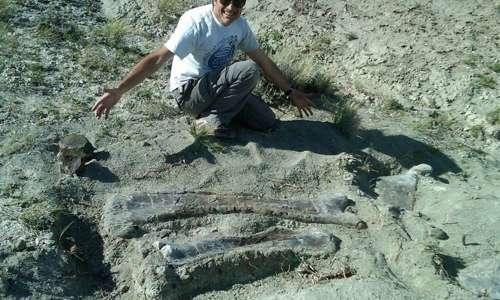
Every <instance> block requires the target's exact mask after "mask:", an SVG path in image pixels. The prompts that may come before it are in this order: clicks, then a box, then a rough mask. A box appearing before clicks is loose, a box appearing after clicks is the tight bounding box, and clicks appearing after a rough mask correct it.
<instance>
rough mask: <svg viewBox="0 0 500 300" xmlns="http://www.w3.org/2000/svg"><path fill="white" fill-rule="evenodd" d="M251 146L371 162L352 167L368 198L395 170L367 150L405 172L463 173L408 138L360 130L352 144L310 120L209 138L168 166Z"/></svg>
mask: <svg viewBox="0 0 500 300" xmlns="http://www.w3.org/2000/svg"><path fill="white" fill-rule="evenodd" d="M249 142H254V143H256V144H258V145H260V146H261V147H263V148H272V149H281V150H288V151H296V152H302V151H310V152H312V153H316V154H322V155H336V154H339V153H343V152H344V153H349V154H352V155H354V156H357V157H359V158H360V160H361V161H363V162H364V163H366V162H369V163H370V165H371V167H373V168H371V169H370V168H369V169H368V170H360V169H357V167H360V166H352V167H353V170H349V171H355V172H354V173H356V174H357V181H358V182H355V184H357V185H359V187H360V188H361V190H362V191H364V192H365V193H367V194H368V195H375V194H374V192H373V188H374V187H373V182H374V179H375V178H377V177H380V176H387V175H390V174H391V167H389V166H386V165H385V164H384V162H381V161H378V160H377V159H376V158H375V157H373V156H370V155H369V154H367V153H366V152H364V151H362V150H363V149H366V148H371V149H373V150H376V151H378V152H380V153H383V154H385V155H388V156H390V157H392V158H393V159H394V160H396V161H397V163H398V164H399V165H400V167H403V168H411V167H412V166H415V165H418V164H422V163H426V164H429V165H431V166H432V167H433V169H434V174H433V176H435V177H437V176H439V175H442V174H444V173H447V172H453V173H459V172H461V169H460V167H459V166H458V165H457V164H456V163H455V162H454V161H453V160H452V159H451V158H450V157H448V156H447V155H446V154H444V153H442V152H441V151H440V150H438V149H437V148H434V147H432V146H430V145H427V144H425V143H423V142H421V141H418V140H415V139H412V138H410V137H408V136H405V135H384V134H383V133H382V132H381V131H379V130H360V131H358V133H357V136H356V138H354V139H352V140H349V139H347V138H345V137H344V136H342V135H341V134H340V133H339V131H338V129H337V128H335V126H334V124H332V123H330V122H321V121H309V120H292V121H281V124H280V126H279V128H278V129H277V130H275V131H274V132H271V133H262V132H256V131H251V130H247V129H241V130H240V131H239V134H238V137H237V138H236V139H235V140H233V141H219V142H216V141H211V142H209V143H207V140H206V138H203V139H200V138H198V139H196V141H195V142H194V143H193V144H191V145H189V146H188V147H186V148H184V149H183V150H182V151H180V152H178V153H175V154H172V155H168V156H166V162H167V163H169V164H175V163H181V162H182V163H191V162H192V161H193V160H195V159H197V158H205V159H206V160H207V161H208V162H209V163H212V164H215V163H216V158H215V156H214V153H213V152H214V151H213V150H214V148H213V144H219V145H220V148H219V149H227V148H229V147H230V146H231V145H246V144H247V143H249Z"/></svg>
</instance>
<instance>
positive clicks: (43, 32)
mask: <svg viewBox="0 0 500 300" xmlns="http://www.w3.org/2000/svg"><path fill="white" fill-rule="evenodd" d="M36 33H37V35H38V37H39V38H42V39H47V40H56V39H58V38H59V37H60V32H59V30H58V28H57V27H56V26H54V25H52V24H50V23H40V24H38V26H37V28H36Z"/></svg>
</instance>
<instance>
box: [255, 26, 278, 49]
mask: <svg viewBox="0 0 500 300" xmlns="http://www.w3.org/2000/svg"><path fill="white" fill-rule="evenodd" d="M257 41H258V42H259V44H260V46H261V48H262V49H263V50H264V51H265V52H266V53H268V54H270V55H273V54H275V53H276V52H277V50H278V49H279V48H280V47H281V46H282V42H283V34H282V33H281V32H279V31H276V30H273V31H264V32H259V33H258V34H257Z"/></svg>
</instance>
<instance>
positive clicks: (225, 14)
mask: <svg viewBox="0 0 500 300" xmlns="http://www.w3.org/2000/svg"><path fill="white" fill-rule="evenodd" d="M244 5H245V0H232V1H231V0H214V5H213V10H214V14H215V16H216V17H217V19H218V20H219V22H221V23H222V25H224V26H228V25H229V24H231V23H232V22H234V21H235V20H237V19H238V18H239V17H240V16H241V11H242V10H243V6H244Z"/></svg>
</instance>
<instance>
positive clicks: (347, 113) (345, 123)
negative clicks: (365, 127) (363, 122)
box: [322, 97, 360, 137]
mask: <svg viewBox="0 0 500 300" xmlns="http://www.w3.org/2000/svg"><path fill="white" fill-rule="evenodd" d="M322 98H323V97H322ZM322 101H326V100H325V99H324V98H323V99H322ZM330 113H331V121H332V123H333V124H334V125H335V127H336V128H337V129H338V130H339V131H340V133H342V134H343V135H344V136H346V137H353V136H354V135H355V134H356V132H357V131H358V128H359V122H360V119H359V115H358V108H357V107H356V105H355V104H353V103H352V102H349V101H347V99H340V100H339V101H337V102H335V103H334V104H333V109H332V110H331V111H330Z"/></svg>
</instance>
